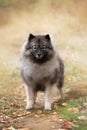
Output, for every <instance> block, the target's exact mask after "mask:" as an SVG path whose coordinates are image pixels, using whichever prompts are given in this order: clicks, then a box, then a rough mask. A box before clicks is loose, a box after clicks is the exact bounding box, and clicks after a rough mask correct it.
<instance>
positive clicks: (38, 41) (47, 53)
mask: <svg viewBox="0 0 87 130" xmlns="http://www.w3.org/2000/svg"><path fill="white" fill-rule="evenodd" d="M28 51H29V53H26V54H28V55H27V56H28V57H29V58H30V59H31V60H32V61H33V62H35V63H38V64H42V63H44V62H46V61H48V60H50V59H51V58H52V57H53V55H54V50H53V46H52V44H51V39H50V36H49V34H47V35H37V36H35V35H33V34H30V35H29V38H28V43H27V45H26V52H28Z"/></svg>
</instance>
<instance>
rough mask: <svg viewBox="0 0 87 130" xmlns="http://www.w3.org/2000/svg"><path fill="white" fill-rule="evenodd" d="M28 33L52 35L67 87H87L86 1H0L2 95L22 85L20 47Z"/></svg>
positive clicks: (0, 86) (0, 76)
mask: <svg viewBox="0 0 87 130" xmlns="http://www.w3.org/2000/svg"><path fill="white" fill-rule="evenodd" d="M29 33H33V34H47V33H49V34H50V35H51V36H52V39H53V44H54V43H55V45H56V48H57V50H58V51H59V53H60V55H61V57H62V58H63V60H64V63H65V89H66V88H73V89H75V91H76V89H81V92H82V90H84V91H86V89H87V60H86V59H87V0H48V1H47V0H0V94H2V93H5V94H11V93H12V91H13V92H14V93H15V90H17V91H20V90H18V86H20V85H21V84H22V81H21V77H20V48H21V46H22V44H23V42H24V41H25V40H26V39H27V37H28V35H29Z"/></svg>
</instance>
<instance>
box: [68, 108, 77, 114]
mask: <svg viewBox="0 0 87 130" xmlns="http://www.w3.org/2000/svg"><path fill="white" fill-rule="evenodd" d="M67 111H73V112H75V113H78V112H79V108H77V107H72V108H67Z"/></svg>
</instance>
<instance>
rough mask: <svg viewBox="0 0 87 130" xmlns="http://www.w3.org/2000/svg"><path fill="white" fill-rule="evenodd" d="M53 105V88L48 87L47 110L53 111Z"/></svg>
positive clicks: (46, 95) (46, 92)
mask: <svg viewBox="0 0 87 130" xmlns="http://www.w3.org/2000/svg"><path fill="white" fill-rule="evenodd" d="M51 103H52V86H50V85H49V86H47V88H46V90H45V110H51Z"/></svg>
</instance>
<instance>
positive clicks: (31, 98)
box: [25, 86, 35, 110]
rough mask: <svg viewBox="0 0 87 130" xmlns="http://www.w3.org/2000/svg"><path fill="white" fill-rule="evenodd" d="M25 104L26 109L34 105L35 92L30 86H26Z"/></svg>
mask: <svg viewBox="0 0 87 130" xmlns="http://www.w3.org/2000/svg"><path fill="white" fill-rule="evenodd" d="M25 88H26V96H27V105H26V109H27V110H29V109H31V108H33V107H34V102H35V93H34V90H33V88H32V87H29V86H26V87H25Z"/></svg>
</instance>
